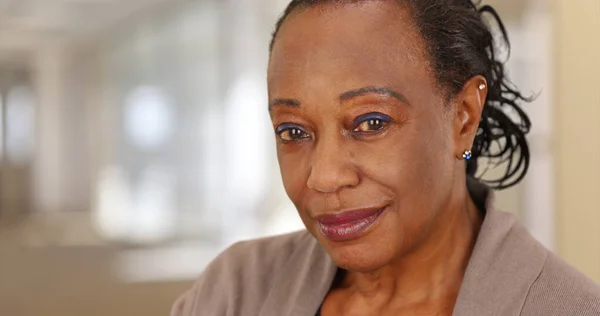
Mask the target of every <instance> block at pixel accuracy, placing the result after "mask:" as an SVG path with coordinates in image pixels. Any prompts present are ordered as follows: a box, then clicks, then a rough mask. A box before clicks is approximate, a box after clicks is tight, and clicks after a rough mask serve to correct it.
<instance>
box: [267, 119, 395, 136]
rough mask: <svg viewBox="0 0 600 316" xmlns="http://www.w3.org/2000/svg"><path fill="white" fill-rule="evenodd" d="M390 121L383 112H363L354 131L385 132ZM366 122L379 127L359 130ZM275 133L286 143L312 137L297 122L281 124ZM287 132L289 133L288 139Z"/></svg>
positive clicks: (359, 132) (354, 125) (365, 132)
mask: <svg viewBox="0 0 600 316" xmlns="http://www.w3.org/2000/svg"><path fill="white" fill-rule="evenodd" d="M390 122H391V118H390V117H389V116H387V115H384V114H381V113H367V114H363V115H361V116H359V117H358V118H357V119H356V120H355V121H354V124H353V127H352V133H355V134H357V135H358V136H367V135H372V134H377V133H380V132H383V131H384V130H385V129H386V127H387V126H388V124H389V123H390ZM365 123H366V124H367V126H369V125H378V127H377V128H375V129H373V130H366V131H360V130H358V129H359V128H360V127H361V125H363V124H365ZM275 133H276V134H277V135H278V136H279V139H281V141H283V142H284V143H290V142H299V141H303V140H305V139H309V138H311V135H310V134H309V133H308V132H307V131H306V130H305V129H304V128H302V127H301V126H299V125H296V124H288V123H286V124H281V125H279V127H277V129H276V130H275ZM285 133H287V139H286V135H285Z"/></svg>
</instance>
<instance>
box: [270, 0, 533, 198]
mask: <svg viewBox="0 0 600 316" xmlns="http://www.w3.org/2000/svg"><path fill="white" fill-rule="evenodd" d="M363 1H374V0H292V1H291V3H290V4H289V5H288V7H287V8H286V9H285V11H284V13H283V15H282V16H281V17H280V19H279V21H278V22H277V24H276V26H275V31H274V32H273V37H272V39H271V45H270V50H272V49H273V44H274V42H275V40H276V38H277V34H278V32H279V30H280V28H281V26H282V24H283V23H284V22H285V20H286V19H287V17H288V16H289V15H290V14H291V13H292V12H294V11H296V10H299V9H304V8H309V7H312V6H316V5H321V4H338V5H344V4H350V3H360V2H363ZM380 1H381V0H380ZM392 1H397V2H399V3H400V4H402V5H405V6H407V7H408V9H409V11H410V13H411V15H412V17H413V19H414V20H415V22H416V25H417V27H418V29H419V31H420V33H421V36H422V37H423V38H424V40H425V44H426V47H427V50H428V53H429V56H430V58H431V59H432V61H433V70H434V71H435V75H436V76H437V80H438V83H439V84H440V86H441V87H443V88H444V91H446V93H447V98H448V100H449V99H450V98H451V97H453V96H454V95H456V94H457V93H458V92H460V91H461V89H462V87H463V85H464V84H465V82H466V81H467V80H469V79H470V78H472V77H473V76H477V75H481V76H483V77H485V79H486V80H487V83H488V95H487V99H486V101H485V105H484V108H483V111H482V114H481V121H480V123H479V128H478V130H477V134H476V136H475V140H474V143H473V148H472V149H471V151H472V159H470V160H468V161H467V162H466V173H467V175H469V176H472V177H476V178H479V179H480V180H481V181H483V182H484V183H486V184H487V185H488V186H490V187H492V188H494V189H497V190H501V189H506V188H509V187H511V186H514V185H515V184H517V183H519V182H520V181H521V180H522V179H523V178H524V177H525V174H526V173H527V169H528V167H529V160H530V156H529V146H528V143H527V139H526V138H525V135H526V134H527V133H529V131H530V129H531V121H530V120H529V117H528V116H527V114H526V113H525V112H524V111H523V110H522V109H521V107H520V106H519V103H520V102H523V101H525V102H529V101H531V100H532V98H530V97H526V96H524V95H523V94H522V93H521V92H519V91H518V90H517V88H516V87H515V86H514V85H513V84H512V83H511V82H510V81H509V80H508V79H507V76H506V69H505V65H504V62H505V61H501V60H499V57H498V54H499V49H500V48H501V47H503V48H504V49H506V50H507V53H508V55H509V54H510V42H509V39H508V34H507V32H506V29H505V27H504V24H503V23H502V20H501V19H500V16H499V15H498V13H497V12H496V10H494V8H493V7H491V6H490V5H481V4H480V2H476V3H474V2H472V1H471V0H392ZM494 22H495V24H496V25H497V27H498V29H499V31H500V34H499V35H500V40H501V41H500V42H499V43H496V41H495V38H494V35H493V34H492V23H494ZM498 44H504V45H498ZM482 161H486V162H487V166H486V168H484V170H480V169H481V168H480V164H481V162H482ZM499 166H501V167H503V168H504V172H503V173H502V174H501V175H500V176H498V177H495V178H491V179H490V178H489V177H486V178H485V179H484V178H483V176H484V174H485V171H487V170H488V169H490V168H496V167H499Z"/></svg>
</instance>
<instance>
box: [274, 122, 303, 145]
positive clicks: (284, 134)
mask: <svg viewBox="0 0 600 316" xmlns="http://www.w3.org/2000/svg"><path fill="white" fill-rule="evenodd" d="M275 133H277V135H279V138H281V140H282V141H284V142H293V141H299V140H303V139H306V138H310V134H309V133H307V132H306V131H305V130H304V129H303V128H301V127H300V126H298V125H292V124H282V125H280V126H279V127H278V128H277V129H276V130H275Z"/></svg>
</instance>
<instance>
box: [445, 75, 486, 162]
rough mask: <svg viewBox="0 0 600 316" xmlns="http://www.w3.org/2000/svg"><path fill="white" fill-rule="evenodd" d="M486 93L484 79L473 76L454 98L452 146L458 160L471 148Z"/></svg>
mask: <svg viewBox="0 0 600 316" xmlns="http://www.w3.org/2000/svg"><path fill="white" fill-rule="evenodd" d="M487 92H488V85H487V81H486V80H485V77H483V76H475V77H472V78H471V79H469V80H468V81H467V82H465V84H464V86H463V88H462V90H461V91H460V92H459V93H458V94H457V95H456V97H455V98H454V100H455V102H454V107H455V109H454V112H453V113H454V144H455V148H456V149H455V150H456V153H455V155H456V157H457V158H458V159H462V155H463V153H464V152H465V150H471V148H472V147H473V141H474V139H475V135H476V134H477V128H478V127H479V121H480V120H481V112H482V111H483V106H484V105H485V100H486V97H487Z"/></svg>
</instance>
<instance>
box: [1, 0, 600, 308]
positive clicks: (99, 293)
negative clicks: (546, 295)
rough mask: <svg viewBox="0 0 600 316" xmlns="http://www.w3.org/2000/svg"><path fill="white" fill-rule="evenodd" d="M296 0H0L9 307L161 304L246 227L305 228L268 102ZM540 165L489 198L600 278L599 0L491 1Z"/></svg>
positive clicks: (256, 232) (266, 231)
mask: <svg viewBox="0 0 600 316" xmlns="http://www.w3.org/2000/svg"><path fill="white" fill-rule="evenodd" d="M287 2H288V0H128V1H119V0H0V315H10V316H15V315H61V316H70V315H150V316H152V315H167V314H168V311H169V309H170V306H171V304H172V302H173V300H174V299H175V298H176V297H177V296H178V295H179V294H181V293H182V292H183V291H184V290H186V289H187V288H188V287H189V286H191V283H192V280H193V279H194V278H195V277H196V276H197V275H198V274H199V273H200V272H201V270H202V268H203V267H204V265H205V264H206V263H207V262H208V261H210V260H211V259H212V258H213V257H214V256H215V255H216V254H217V253H218V252H219V251H221V250H222V249H224V248H225V247H227V246H228V245H230V244H231V243H232V242H235V241H237V240H240V239H246V238H253V237H259V236H265V235H271V234H277V233H282V232H287V231H292V230H295V229H299V228H302V224H301V222H300V220H299V219H298V218H297V215H296V212H295V210H294V208H293V206H292V205H291V203H290V202H289V201H288V199H287V197H286V196H285V193H284V191H283V188H282V185H281V180H280V178H279V170H278V166H277V162H276V157H275V153H274V145H273V143H274V139H273V135H272V130H271V127H270V122H269V117H268V113H267V107H266V105H267V101H266V83H265V69H266V64H267V53H268V52H267V46H268V42H269V40H270V33H271V31H272V29H273V25H274V23H275V21H276V19H277V17H278V15H279V13H280V12H281V11H282V10H283V8H284V7H285V5H286V4H287ZM483 2H484V3H490V4H493V5H495V6H496V8H497V10H498V11H499V12H500V15H501V16H502V17H503V19H504V21H505V23H506V25H507V27H508V29H509V33H510V35H511V41H512V47H513V52H512V55H511V59H510V62H509V64H508V67H509V70H510V76H511V78H512V79H513V81H514V82H515V83H516V84H518V85H519V86H520V87H521V88H522V90H523V91H524V92H526V93H531V94H535V93H539V97H538V98H537V100H536V101H535V102H534V103H532V104H530V105H527V106H526V111H527V112H528V113H529V114H530V116H531V118H532V121H533V125H534V129H533V131H532V133H531V135H530V142H531V147H532V156H533V158H532V165H531V169H530V171H529V175H528V177H527V178H526V181H524V182H523V183H522V184H520V185H519V186H518V187H516V188H512V189H510V190H507V191H503V192H500V193H499V194H498V196H497V200H498V204H499V207H500V208H501V209H504V210H507V211H511V212H514V213H516V214H518V215H519V216H520V217H521V218H522V219H523V221H524V222H525V224H526V225H527V226H528V228H529V229H530V230H531V232H532V233H533V234H534V235H535V236H536V237H537V238H538V239H539V240H541V241H542V242H543V243H544V244H545V245H546V246H548V247H549V248H551V249H552V250H554V251H556V252H557V253H558V254H559V255H560V256H561V257H563V258H565V259H566V260H567V261H569V262H570V263H571V264H573V265H575V266H576V267H577V268H579V269H580V270H582V271H583V272H584V273H585V274H587V275H588V276H590V277H591V278H593V279H594V280H596V281H597V282H598V281H600V37H599V36H598V34H599V33H600V1H598V0H571V1H563V0H510V1H508V0H495V1H491V0H484V1H483Z"/></svg>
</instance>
